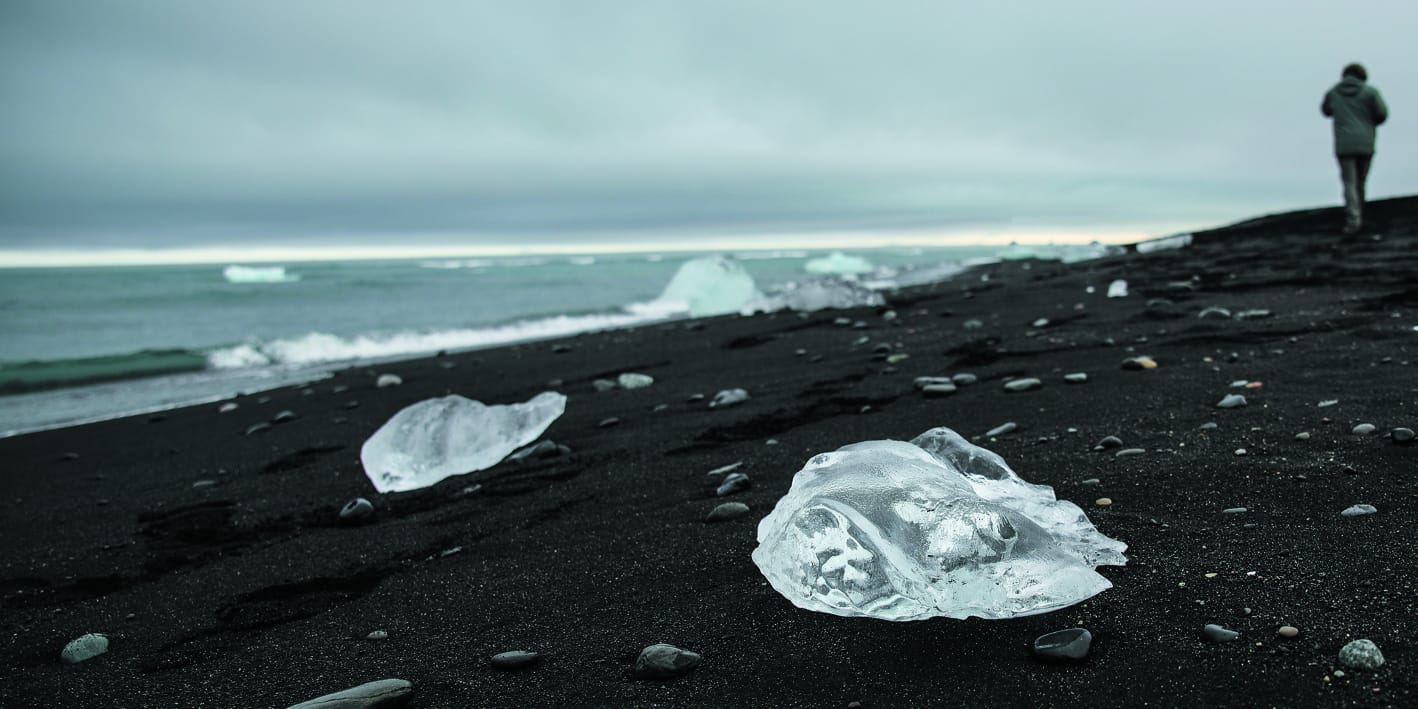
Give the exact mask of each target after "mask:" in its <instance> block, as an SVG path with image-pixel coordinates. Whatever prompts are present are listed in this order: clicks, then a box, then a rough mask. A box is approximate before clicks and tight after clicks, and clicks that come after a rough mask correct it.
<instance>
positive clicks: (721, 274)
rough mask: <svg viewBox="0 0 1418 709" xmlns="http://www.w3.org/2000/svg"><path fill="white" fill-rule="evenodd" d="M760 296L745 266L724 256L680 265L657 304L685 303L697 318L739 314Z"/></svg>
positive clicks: (685, 306)
mask: <svg viewBox="0 0 1418 709" xmlns="http://www.w3.org/2000/svg"><path fill="white" fill-rule="evenodd" d="M758 295H759V293H758V288H757V286H755V285H754V282H753V276H750V275H748V271H746V270H744V267H743V266H742V265H740V264H739V263H738V262H737V261H735V260H733V259H730V258H725V257H723V256H710V257H705V258H696V259H691V260H689V261H685V262H684V263H683V264H681V265H680V267H679V270H678V271H676V272H675V275H674V278H671V279H670V283H669V285H667V286H665V290H664V292H663V293H661V294H660V298H659V300H658V301H657V302H659V303H678V304H682V308H683V309H684V310H688V311H689V314H690V315H691V316H693V317H696V318H698V317H707V316H711V315H727V314H729V313H735V312H738V310H739V309H740V308H742V307H743V306H744V305H745V304H747V303H748V302H749V301H751V300H753V299H754V298H756V297H758Z"/></svg>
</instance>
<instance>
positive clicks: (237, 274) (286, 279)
mask: <svg viewBox="0 0 1418 709" xmlns="http://www.w3.org/2000/svg"><path fill="white" fill-rule="evenodd" d="M222 276H223V277H224V278H226V280H227V282H228V283H291V282H293V281H298V280H300V276H297V275H295V274H293V273H286V267H285V266H227V267H226V268H224V269H222Z"/></svg>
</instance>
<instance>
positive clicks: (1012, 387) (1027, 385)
mask: <svg viewBox="0 0 1418 709" xmlns="http://www.w3.org/2000/svg"><path fill="white" fill-rule="evenodd" d="M1041 386H1044V383H1043V382H1041V381H1039V380H1038V379H1035V378H1034V377H1024V378H1023V379H1014V380H1011V381H1008V382H1005V384H1004V390H1005V391H1029V390H1031V389H1038V388H1039V387H1041Z"/></svg>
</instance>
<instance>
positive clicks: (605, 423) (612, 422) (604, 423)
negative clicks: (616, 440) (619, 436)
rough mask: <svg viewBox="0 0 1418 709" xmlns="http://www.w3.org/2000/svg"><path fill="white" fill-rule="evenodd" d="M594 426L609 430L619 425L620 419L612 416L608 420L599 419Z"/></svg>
mask: <svg viewBox="0 0 1418 709" xmlns="http://www.w3.org/2000/svg"><path fill="white" fill-rule="evenodd" d="M596 425H597V426H599V427H601V428H610V427H611V426H618V425H620V419H618V418H616V417H614V416H612V417H610V418H604V419H601V420H600V421H598V422H596Z"/></svg>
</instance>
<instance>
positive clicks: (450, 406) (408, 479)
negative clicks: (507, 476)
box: [359, 391, 566, 492]
mask: <svg viewBox="0 0 1418 709" xmlns="http://www.w3.org/2000/svg"><path fill="white" fill-rule="evenodd" d="M564 411H566V397H565V396H563V395H561V394H558V393H556V392H553V391H547V392H542V393H541V394H538V395H536V396H535V397H532V399H531V400H529V401H526V402H523V403H521V404H509V405H498V406H487V405H486V404H483V403H482V402H481V401H473V400H472V399H468V398H465V397H462V396H458V395H457V394H453V395H450V396H444V397H440V398H437V399H426V400H424V401H420V402H418V403H417V404H412V405H410V406H407V407H405V408H404V409H403V410H401V411H400V412H399V413H397V414H394V417H393V418H391V419H389V421H388V422H387V423H385V424H384V425H383V426H381V427H380V428H379V430H378V431H375V432H374V435H373V436H370V437H369V440H367V441H365V442H364V447H363V448H361V449H360V452H359V458H360V462H361V463H363V464H364V474H365V475H366V476H368V477H369V481H370V482H371V483H374V488H375V489H376V490H378V491H379V492H403V491H405V490H417V489H419V488H423V487H428V486H430V485H433V484H435V483H437V482H438V481H440V480H443V479H444V478H447V477H451V476H453V475H461V474H463V473H470V472H473V471H475V470H482V469H484V468H490V467H492V466H494V465H496V464H497V463H499V462H500V461H501V460H502V459H503V458H506V457H507V454H509V453H511V452H512V451H514V450H517V449H518V448H521V447H522V446H524V445H527V444H528V443H531V442H532V441H534V440H536V439H537V436H540V435H542V432H543V431H545V430H546V429H547V427H548V426H550V425H551V424H552V422H553V421H555V420H556V419H557V418H558V417H560V416H561V414H562V413H563V412H564Z"/></svg>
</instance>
